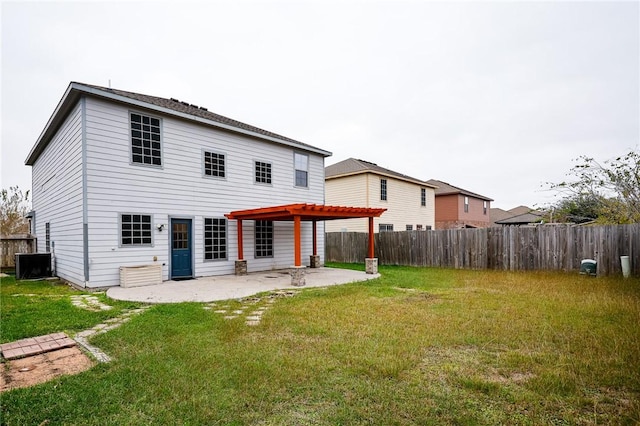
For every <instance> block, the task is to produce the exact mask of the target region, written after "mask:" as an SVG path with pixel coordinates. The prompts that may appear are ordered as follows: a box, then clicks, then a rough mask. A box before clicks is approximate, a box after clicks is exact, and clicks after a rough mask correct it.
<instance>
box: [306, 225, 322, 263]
mask: <svg viewBox="0 0 640 426" xmlns="http://www.w3.org/2000/svg"><path fill="white" fill-rule="evenodd" d="M317 223H318V222H317V221H315V220H314V221H313V226H312V227H313V231H312V232H313V254H312V255H311V256H309V267H310V268H319V267H320V256H318V225H317Z"/></svg>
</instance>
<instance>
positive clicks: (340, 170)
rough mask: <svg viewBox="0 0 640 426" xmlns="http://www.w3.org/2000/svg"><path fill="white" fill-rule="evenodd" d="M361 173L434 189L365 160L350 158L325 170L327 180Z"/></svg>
mask: <svg viewBox="0 0 640 426" xmlns="http://www.w3.org/2000/svg"><path fill="white" fill-rule="evenodd" d="M360 173H375V174H379V175H383V176H388V177H394V178H397V179H400V180H404V181H408V182H413V183H416V184H418V185H422V186H428V187H433V185H431V184H429V183H428V182H425V181H423V180H420V179H416V178H413V177H411V176H407V175H404V174H402V173H398V172H394V171H393V170H389V169H385V168H384V167H380V166H378V165H377V164H375V163H371V162H369V161H365V160H358V159H356V158H348V159H346V160H343V161H340V162H339V163H336V164H332V165H330V166H327V167H325V169H324V176H325V179H335V178H337V177H342V176H349V175H356V174H360Z"/></svg>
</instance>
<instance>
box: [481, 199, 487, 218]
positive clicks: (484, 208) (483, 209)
mask: <svg viewBox="0 0 640 426" xmlns="http://www.w3.org/2000/svg"><path fill="white" fill-rule="evenodd" d="M482 214H485V215H486V214H487V202H486V201H484V202H483V203H482Z"/></svg>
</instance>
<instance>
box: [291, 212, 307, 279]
mask: <svg viewBox="0 0 640 426" xmlns="http://www.w3.org/2000/svg"><path fill="white" fill-rule="evenodd" d="M293 240H294V241H293V252H294V265H293V267H292V268H291V285H294V286H297V287H301V286H303V285H305V284H306V281H305V279H304V270H305V267H304V266H302V255H301V254H300V253H301V251H302V250H301V246H302V242H301V240H302V238H301V236H300V216H298V215H295V216H293Z"/></svg>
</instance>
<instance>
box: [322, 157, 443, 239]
mask: <svg viewBox="0 0 640 426" xmlns="http://www.w3.org/2000/svg"><path fill="white" fill-rule="evenodd" d="M435 188H436V187H435V185H432V184H430V183H428V182H425V181H421V180H419V179H416V178H413V177H410V176H407V175H404V174H402V173H398V172H395V171H393V170H389V169H386V168H384V167H381V166H378V165H377V164H374V163H371V162H369V161H364V160H358V159H355V158H349V159H346V160H344V161H340V162H338V163H336V164H332V165H330V166H327V167H326V168H325V191H326V202H327V204H338V205H342V204H347V205H358V206H365V207H368V208H384V209H386V212H385V214H384V215H383V216H381V217H376V218H375V220H374V231H375V232H386V231H416V230H417V231H420V230H422V231H426V230H430V229H433V228H434V226H435ZM326 231H327V232H366V231H367V224H366V222H363V221H362V220H353V219H341V220H335V221H331V222H327V224H326Z"/></svg>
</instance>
